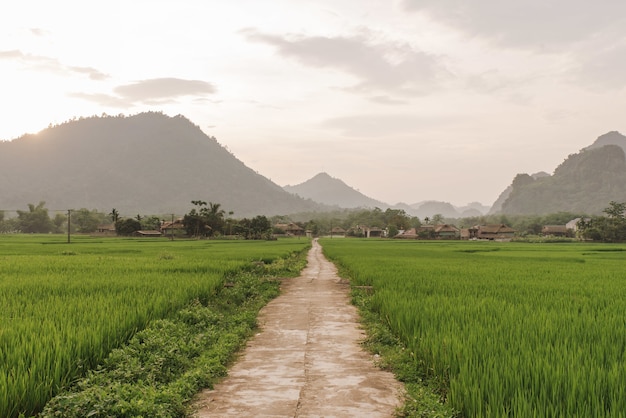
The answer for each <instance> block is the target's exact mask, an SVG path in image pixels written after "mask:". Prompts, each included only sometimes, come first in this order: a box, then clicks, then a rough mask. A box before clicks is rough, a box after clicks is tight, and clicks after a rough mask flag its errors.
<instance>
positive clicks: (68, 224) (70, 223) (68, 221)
mask: <svg viewBox="0 0 626 418" xmlns="http://www.w3.org/2000/svg"><path fill="white" fill-rule="evenodd" d="M71 225H72V209H68V210H67V243H68V244H69V243H70V231H71V230H72V229H71Z"/></svg>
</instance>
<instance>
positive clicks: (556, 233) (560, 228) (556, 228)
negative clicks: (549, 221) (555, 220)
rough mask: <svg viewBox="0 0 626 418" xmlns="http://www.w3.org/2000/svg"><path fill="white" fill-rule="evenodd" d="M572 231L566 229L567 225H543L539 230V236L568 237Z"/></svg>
mask: <svg viewBox="0 0 626 418" xmlns="http://www.w3.org/2000/svg"><path fill="white" fill-rule="evenodd" d="M572 233H573V230H571V229H568V228H567V225H544V226H543V228H541V234H542V235H545V236H552V237H569V236H571V235H572Z"/></svg>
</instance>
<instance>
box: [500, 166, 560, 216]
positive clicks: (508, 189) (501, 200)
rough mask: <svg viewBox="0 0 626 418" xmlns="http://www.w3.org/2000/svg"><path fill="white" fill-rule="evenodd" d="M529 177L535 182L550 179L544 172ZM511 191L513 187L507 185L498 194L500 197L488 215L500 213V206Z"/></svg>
mask: <svg viewBox="0 0 626 418" xmlns="http://www.w3.org/2000/svg"><path fill="white" fill-rule="evenodd" d="M530 176H531V177H532V178H533V179H535V180H537V179H539V178H543V177H550V174H548V173H546V172H545V171H540V172H538V173H535V174H531V175H530ZM512 190H513V187H512V186H510V185H509V186H508V187H507V188H506V189H504V191H503V192H502V193H500V196H498V198H497V199H496V201H495V202H494V203H493V205H492V206H491V209H489V212H488V214H489V215H493V214H494V213H500V212H501V211H502V205H504V202H506V200H507V199H508V198H509V196H510V195H511V191H512Z"/></svg>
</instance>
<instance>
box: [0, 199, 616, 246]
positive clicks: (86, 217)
mask: <svg viewBox="0 0 626 418" xmlns="http://www.w3.org/2000/svg"><path fill="white" fill-rule="evenodd" d="M191 204H192V206H193V207H192V208H191V210H190V211H189V212H188V213H186V214H185V215H184V216H183V217H182V218H179V219H180V222H182V225H183V228H184V231H185V234H186V235H188V236H192V237H219V236H233V235H236V236H238V237H241V238H245V239H269V238H271V237H272V236H273V235H275V234H281V233H285V231H283V230H281V229H280V228H279V227H276V226H275V225H277V224H288V223H294V224H296V225H298V226H299V227H300V228H301V229H302V230H306V231H310V232H311V233H312V234H313V235H314V236H321V235H329V234H330V233H331V231H332V230H333V228H336V227H339V228H342V229H343V230H344V231H346V234H347V235H349V236H350V235H352V236H359V233H360V232H359V228H358V226H367V227H378V228H381V229H384V230H386V231H387V233H388V236H394V235H396V234H397V233H398V232H399V231H401V230H406V229H409V228H418V227H420V226H421V225H424V224H432V225H437V224H442V223H449V224H454V225H456V226H457V227H459V228H467V227H471V226H474V225H485V224H506V225H508V226H511V227H512V228H514V229H515V230H517V233H518V235H519V236H522V237H523V236H533V235H539V234H541V229H542V228H543V226H544V225H564V224H566V223H567V222H569V221H570V220H572V219H575V218H581V219H582V221H581V222H579V224H578V231H579V232H578V234H579V237H580V238H582V239H587V240H594V241H603V242H625V241H626V216H625V213H626V202H624V203H619V202H615V201H612V202H610V203H609V206H608V207H607V208H605V209H604V211H603V213H604V215H603V216H586V215H585V214H580V213H570V212H558V213H553V214H548V215H542V216H537V215H502V214H496V215H485V216H475V217H467V218H460V219H451V218H445V217H443V216H442V215H440V214H435V215H433V216H432V217H425V218H423V219H420V218H418V217H415V216H411V215H409V214H407V213H406V211H404V210H402V209H391V208H389V209H386V210H382V209H380V208H374V209H356V210H354V209H353V210H349V209H341V210H336V211H331V212H321V213H320V212H313V213H300V214H295V215H291V216H273V217H269V218H268V217H266V216H263V215H259V216H256V217H254V218H250V219H248V218H243V219H236V218H234V217H233V215H234V212H232V211H229V212H226V211H225V210H224V209H222V206H221V204H220V203H214V202H206V201H203V200H194V201H192V202H191ZM27 207H28V210H18V211H17V217H13V218H7V217H6V216H5V213H4V212H3V211H0V233H11V232H22V233H65V232H67V230H68V221H69V229H70V232H72V233H93V232H96V231H97V229H98V227H99V226H100V225H103V224H113V225H115V229H116V232H117V234H118V235H132V234H134V233H135V232H137V231H140V230H160V229H161V226H162V225H163V223H165V222H166V219H167V218H168V217H167V216H161V217H159V216H155V215H146V216H142V215H139V214H138V215H136V216H131V217H123V216H121V215H120V213H119V211H117V210H116V209H112V210H111V211H110V212H109V213H104V212H99V211H97V210H89V209H85V208H81V209H78V210H72V211H70V213H69V215H70V217H69V219H68V213H67V212H57V213H56V214H55V215H54V217H50V215H49V211H48V209H47V208H46V207H45V202H43V201H42V202H39V203H38V204H36V205H35V204H32V203H29V204H28V205H27ZM293 219H295V220H293ZM171 220H172V219H171V218H170V219H169V221H170V222H171Z"/></svg>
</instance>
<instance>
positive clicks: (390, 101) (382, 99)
mask: <svg viewBox="0 0 626 418" xmlns="http://www.w3.org/2000/svg"><path fill="white" fill-rule="evenodd" d="M369 99H370V100H371V101H372V102H374V103H379V104H384V105H406V104H409V102H408V101H407V100H398V99H394V98H393V97H389V96H372V97H370V98H369Z"/></svg>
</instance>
